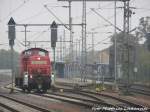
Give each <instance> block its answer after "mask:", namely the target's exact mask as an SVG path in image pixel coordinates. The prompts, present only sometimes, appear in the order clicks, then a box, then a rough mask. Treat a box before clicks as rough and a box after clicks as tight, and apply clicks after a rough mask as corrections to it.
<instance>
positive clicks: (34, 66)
mask: <svg viewBox="0 0 150 112" xmlns="http://www.w3.org/2000/svg"><path fill="white" fill-rule="evenodd" d="M15 84H16V86H19V87H20V88H22V89H23V91H25V90H28V91H29V92H30V91H31V90H32V89H37V90H39V91H41V90H42V91H44V92H46V91H47V89H49V88H50V86H51V62H50V58H49V53H48V51H47V50H44V49H42V48H31V49H27V50H25V51H23V52H22V53H21V55H20V73H19V76H17V77H16V79H15Z"/></svg>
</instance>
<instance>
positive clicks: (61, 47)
mask: <svg viewBox="0 0 150 112" xmlns="http://www.w3.org/2000/svg"><path fill="white" fill-rule="evenodd" d="M62 42H63V41H62V36H60V61H61V62H62V60H63V59H62V57H63V56H62V55H63V53H62V49H63V46H62Z"/></svg>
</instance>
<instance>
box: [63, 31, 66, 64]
mask: <svg viewBox="0 0 150 112" xmlns="http://www.w3.org/2000/svg"><path fill="white" fill-rule="evenodd" d="M63 37H64V38H63V41H64V43H63V61H64V62H65V57H66V43H65V41H66V32H65V30H64V33H63Z"/></svg>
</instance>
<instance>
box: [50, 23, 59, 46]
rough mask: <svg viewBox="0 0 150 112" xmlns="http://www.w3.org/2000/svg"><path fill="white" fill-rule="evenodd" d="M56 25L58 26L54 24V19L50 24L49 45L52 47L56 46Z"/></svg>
mask: <svg viewBox="0 0 150 112" xmlns="http://www.w3.org/2000/svg"><path fill="white" fill-rule="evenodd" d="M57 27H58V25H57V24H56V22H55V21H53V23H52V24H51V47H52V48H54V47H56V42H57Z"/></svg>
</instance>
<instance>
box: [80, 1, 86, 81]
mask: <svg viewBox="0 0 150 112" xmlns="http://www.w3.org/2000/svg"><path fill="white" fill-rule="evenodd" d="M82 5H83V7H82V24H83V25H82V54H81V63H82V65H81V66H82V77H83V78H84V80H83V81H84V82H85V80H86V76H85V75H86V73H85V72H86V64H87V50H86V0H83V3H82ZM81 81H82V79H81Z"/></svg>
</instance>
